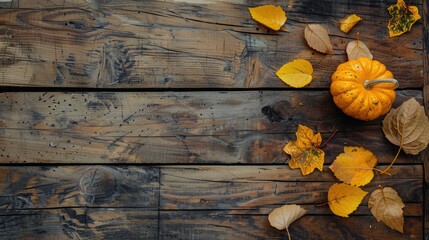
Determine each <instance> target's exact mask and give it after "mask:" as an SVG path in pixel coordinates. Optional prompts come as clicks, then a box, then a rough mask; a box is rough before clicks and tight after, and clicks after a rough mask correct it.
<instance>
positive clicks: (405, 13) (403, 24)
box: [387, 0, 421, 37]
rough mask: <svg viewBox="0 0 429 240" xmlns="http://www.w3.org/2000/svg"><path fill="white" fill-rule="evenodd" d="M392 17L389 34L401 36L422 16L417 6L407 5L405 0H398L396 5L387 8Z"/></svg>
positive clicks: (388, 26)
mask: <svg viewBox="0 0 429 240" xmlns="http://www.w3.org/2000/svg"><path fill="white" fill-rule="evenodd" d="M387 10H388V11H389V14H390V15H391V16H392V18H391V19H390V20H389V25H387V28H388V29H389V36H390V37H395V36H399V35H401V34H403V33H405V32H408V31H410V30H411V27H412V26H413V24H414V23H415V22H416V21H417V20H419V19H420V18H421V17H420V15H419V9H418V8H417V7H416V6H409V5H407V4H406V3H405V2H404V0H398V2H397V3H396V4H394V5H391V6H389V7H388V8H387Z"/></svg>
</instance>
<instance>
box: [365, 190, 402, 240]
mask: <svg viewBox="0 0 429 240" xmlns="http://www.w3.org/2000/svg"><path fill="white" fill-rule="evenodd" d="M368 207H369V209H370V210H371V213H372V215H374V217H375V218H376V219H377V221H379V222H380V221H382V222H383V223H384V224H386V225H387V226H388V227H390V228H392V229H394V230H396V231H399V232H401V233H404V216H403V211H402V208H404V207H405V205H404V203H403V202H402V199H401V197H399V195H398V193H397V192H396V191H395V189H393V188H390V187H385V188H382V187H380V189H377V190H375V191H374V192H372V193H371V196H370V197H369V200H368Z"/></svg>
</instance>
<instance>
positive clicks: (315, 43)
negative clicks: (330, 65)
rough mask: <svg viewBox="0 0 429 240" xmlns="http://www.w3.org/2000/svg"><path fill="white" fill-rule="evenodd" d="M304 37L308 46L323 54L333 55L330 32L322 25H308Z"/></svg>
mask: <svg viewBox="0 0 429 240" xmlns="http://www.w3.org/2000/svg"><path fill="white" fill-rule="evenodd" d="M304 37H305V40H307V43H308V45H309V46H310V47H311V48H313V49H315V50H317V51H319V52H322V53H332V52H333V51H334V50H333V48H332V44H331V39H330V38H329V35H328V32H327V31H326V29H325V28H324V27H323V26H322V25H320V24H308V25H307V26H306V27H305V30H304Z"/></svg>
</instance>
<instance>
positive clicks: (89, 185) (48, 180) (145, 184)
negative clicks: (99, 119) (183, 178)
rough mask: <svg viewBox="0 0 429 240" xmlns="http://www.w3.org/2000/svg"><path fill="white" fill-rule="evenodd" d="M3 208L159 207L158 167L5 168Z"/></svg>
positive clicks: (0, 171)
mask: <svg viewBox="0 0 429 240" xmlns="http://www.w3.org/2000/svg"><path fill="white" fill-rule="evenodd" d="M0 193H1V194H0V209H40V208H60V207H61V208H64V207H84V206H88V207H139V208H155V209H156V208H158V204H159V201H158V200H159V170H158V168H155V167H150V166H146V167H141V168H140V167H132V166H130V167H115V166H52V167H47V166H41V167H36V166H25V167H14V166H8V167H6V166H2V167H0Z"/></svg>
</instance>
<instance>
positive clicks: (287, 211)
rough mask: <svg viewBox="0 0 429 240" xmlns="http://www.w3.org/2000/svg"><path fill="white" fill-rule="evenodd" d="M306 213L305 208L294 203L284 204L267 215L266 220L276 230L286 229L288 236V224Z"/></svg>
mask: <svg viewBox="0 0 429 240" xmlns="http://www.w3.org/2000/svg"><path fill="white" fill-rule="evenodd" d="M306 213H307V211H306V210H305V209H303V208H302V207H301V206H299V205H296V204H291V205H287V204H286V205H284V206H282V207H280V208H276V209H274V210H273V211H272V212H271V213H270V214H269V215H268V221H269V222H270V224H271V226H273V227H275V228H277V229H278V230H283V229H286V231H287V235H288V237H289V239H291V238H290V233H289V229H288V228H289V225H290V224H291V223H293V222H294V221H295V220H297V219H298V218H300V217H302V216H304V215H305V214H306Z"/></svg>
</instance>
